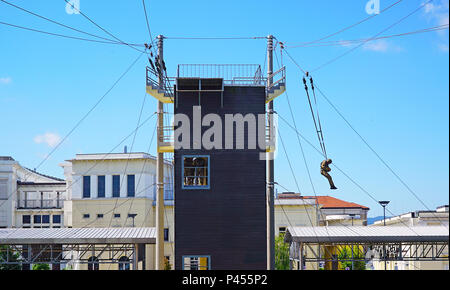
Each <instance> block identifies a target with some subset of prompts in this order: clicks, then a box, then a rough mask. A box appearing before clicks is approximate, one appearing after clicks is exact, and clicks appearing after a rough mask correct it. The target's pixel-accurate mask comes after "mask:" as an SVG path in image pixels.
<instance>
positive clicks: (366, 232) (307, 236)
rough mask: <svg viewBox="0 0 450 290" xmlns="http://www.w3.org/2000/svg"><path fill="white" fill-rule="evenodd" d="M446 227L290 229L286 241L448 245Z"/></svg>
mask: <svg viewBox="0 0 450 290" xmlns="http://www.w3.org/2000/svg"><path fill="white" fill-rule="evenodd" d="M448 232H449V231H448V228H446V227H443V226H416V227H406V226H383V227H364V226H336V227H288V229H287V232H286V237H285V241H287V242H290V241H292V240H293V241H295V242H306V243H308V242H309V243H312V242H320V243H327V242H334V243H337V242H361V243H364V242H371V243H373V242H448V241H449V236H448Z"/></svg>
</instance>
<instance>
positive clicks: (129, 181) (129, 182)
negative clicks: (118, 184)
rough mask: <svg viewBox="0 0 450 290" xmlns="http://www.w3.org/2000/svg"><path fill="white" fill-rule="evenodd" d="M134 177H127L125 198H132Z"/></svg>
mask: <svg viewBox="0 0 450 290" xmlns="http://www.w3.org/2000/svg"><path fill="white" fill-rule="evenodd" d="M134 190H135V189H134V175H128V176H127V196H128V197H134Z"/></svg>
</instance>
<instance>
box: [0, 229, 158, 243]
mask: <svg viewBox="0 0 450 290" xmlns="http://www.w3.org/2000/svg"><path fill="white" fill-rule="evenodd" d="M155 238H156V231H155V228H51V229H22V228H20V229H0V244H1V245H42V244H57V245H61V244H71V245H80V244H154V243H155Z"/></svg>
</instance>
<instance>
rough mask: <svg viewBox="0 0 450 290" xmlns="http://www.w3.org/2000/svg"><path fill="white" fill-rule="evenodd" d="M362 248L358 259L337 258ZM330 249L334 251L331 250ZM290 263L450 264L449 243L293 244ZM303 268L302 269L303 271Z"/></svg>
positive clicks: (359, 250)
mask: <svg viewBox="0 0 450 290" xmlns="http://www.w3.org/2000/svg"><path fill="white" fill-rule="evenodd" d="M352 247H353V248H354V249H358V250H357V252H358V254H359V255H358V257H354V258H349V259H339V260H338V259H337V258H326V257H333V256H334V257H337V256H339V255H340V254H344V251H345V250H344V249H350V248H352ZM330 248H332V249H333V251H332V252H331V251H330ZM289 257H290V260H291V261H294V262H303V265H306V263H317V264H319V263H321V262H323V263H326V262H338V261H339V262H352V261H353V262H356V261H363V262H366V263H367V262H369V261H373V260H376V261H419V262H420V261H449V256H448V243H446V242H406V243H390V242H386V243H383V242H380V243H370V242H367V243H352V242H348V243H345V242H340V243H314V242H308V243H303V242H293V243H292V244H291V247H290V255H289ZM299 269H301V267H300V268H299Z"/></svg>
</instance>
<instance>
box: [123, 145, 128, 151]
mask: <svg viewBox="0 0 450 290" xmlns="http://www.w3.org/2000/svg"><path fill="white" fill-rule="evenodd" d="M123 153H128V149H127V145H125V147H123Z"/></svg>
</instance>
